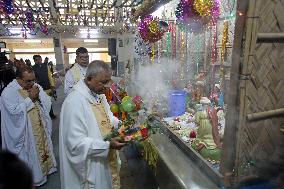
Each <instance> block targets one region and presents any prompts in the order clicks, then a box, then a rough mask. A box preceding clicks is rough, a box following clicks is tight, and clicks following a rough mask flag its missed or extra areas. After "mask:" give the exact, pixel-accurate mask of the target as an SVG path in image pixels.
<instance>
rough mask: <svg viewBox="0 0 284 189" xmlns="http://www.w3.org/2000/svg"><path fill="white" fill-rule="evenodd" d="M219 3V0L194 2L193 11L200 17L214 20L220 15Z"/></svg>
mask: <svg viewBox="0 0 284 189" xmlns="http://www.w3.org/2000/svg"><path fill="white" fill-rule="evenodd" d="M219 7H220V2H219V0H195V1H194V9H195V10H196V11H197V12H198V13H199V15H200V16H202V17H210V18H211V19H213V20H216V19H217V18H218V17H219V15H220V10H219Z"/></svg>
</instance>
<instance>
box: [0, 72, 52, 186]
mask: <svg viewBox="0 0 284 189" xmlns="http://www.w3.org/2000/svg"><path fill="white" fill-rule="evenodd" d="M16 76H17V78H16V79H14V80H13V81H12V82H11V83H10V84H9V85H8V86H7V87H6V88H5V89H4V91H3V93H2V96H1V132H2V147H3V148H4V149H7V150H9V151H11V152H13V153H15V154H16V155H18V157H19V158H20V159H22V160H23V161H24V162H26V163H27V165H28V166H29V167H30V169H31V170H32V172H33V177H34V185H35V186H40V185H42V184H44V183H45V182H46V181H47V175H48V174H51V173H53V172H55V171H56V161H55V158H54V154H53V146H52V141H51V132H52V121H51V119H50V116H49V111H50V107H51V100H50V97H49V96H47V95H46V93H45V92H44V91H43V89H42V88H41V87H40V86H39V85H38V84H36V83H34V81H35V75H34V72H33V70H32V69H31V68H29V67H24V68H21V69H19V70H17V72H16ZM16 180H17V178H15V181H16Z"/></svg>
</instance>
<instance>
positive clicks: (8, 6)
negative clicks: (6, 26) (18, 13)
mask: <svg viewBox="0 0 284 189" xmlns="http://www.w3.org/2000/svg"><path fill="white" fill-rule="evenodd" d="M0 8H1V10H3V12H4V13H5V14H12V13H13V12H14V6H13V0H3V1H2V2H1V4H0Z"/></svg>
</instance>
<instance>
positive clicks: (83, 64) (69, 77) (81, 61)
mask: <svg viewBox="0 0 284 189" xmlns="http://www.w3.org/2000/svg"><path fill="white" fill-rule="evenodd" d="M88 65H89V55H88V50H87V49H86V48H85V47H79V48H78V49H77V50H76V60H75V64H74V65H73V67H71V69H70V70H68V71H67V73H66V75H65V82H64V93H65V95H66V96H67V95H68V94H69V93H71V91H72V88H73V86H74V85H75V84H76V83H77V82H78V81H79V80H80V79H82V78H84V77H85V75H86V70H87V66H88Z"/></svg>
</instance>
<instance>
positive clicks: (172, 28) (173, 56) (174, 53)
mask: <svg viewBox="0 0 284 189" xmlns="http://www.w3.org/2000/svg"><path fill="white" fill-rule="evenodd" d="M171 34H172V36H171V39H172V45H171V46H172V58H175V57H176V52H177V49H176V47H177V42H176V39H177V38H176V24H175V23H174V22H171Z"/></svg>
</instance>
